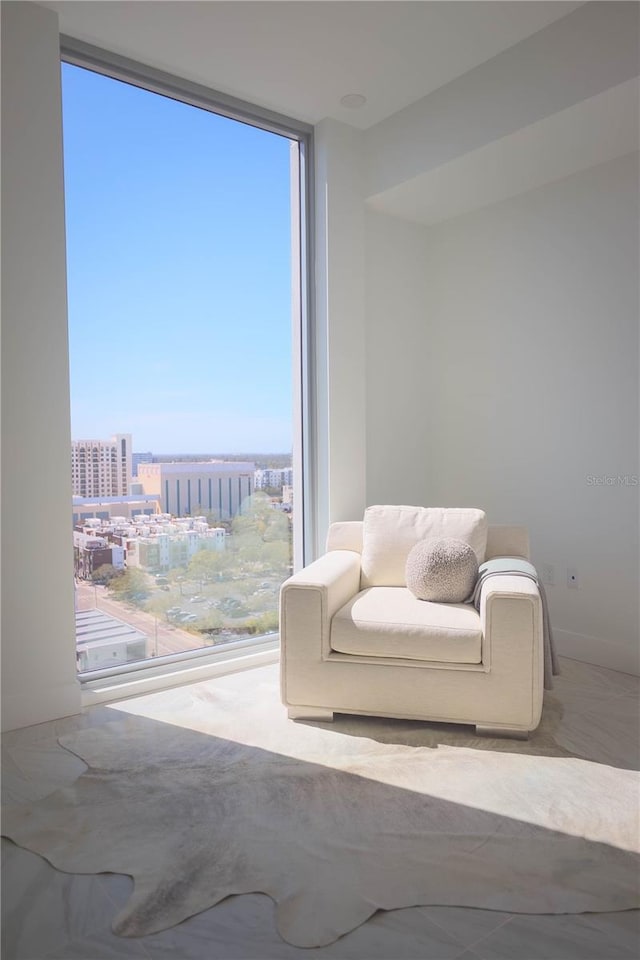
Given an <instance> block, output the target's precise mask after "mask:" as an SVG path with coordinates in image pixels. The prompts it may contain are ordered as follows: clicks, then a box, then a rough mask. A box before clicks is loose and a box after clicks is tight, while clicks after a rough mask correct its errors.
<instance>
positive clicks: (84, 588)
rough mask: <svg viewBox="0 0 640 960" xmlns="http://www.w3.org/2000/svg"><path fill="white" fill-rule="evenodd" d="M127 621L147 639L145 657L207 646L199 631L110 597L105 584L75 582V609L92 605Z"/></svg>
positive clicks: (83, 608)
mask: <svg viewBox="0 0 640 960" xmlns="http://www.w3.org/2000/svg"><path fill="white" fill-rule="evenodd" d="M96 606H97V607H98V609H99V610H102V611H104V613H107V614H109V616H111V617H116V618H117V619H118V620H123V621H124V622H125V623H129V624H131V626H132V627H135V628H136V630H140V632H141V633H144V634H146V635H147V637H148V638H149V640H148V644H147V650H148V653H149V656H157V657H164V656H167V655H168V654H171V653H184V652H185V651H187V650H199V649H200V648H201V647H203V646H208V644H206V643H205V642H204V638H203V637H202V636H201V635H200V634H195V633H188V632H187V631H186V630H181V629H180V628H179V627H177V626H174V625H173V624H170V623H167V622H166V621H164V620H161V619H160V618H158V617H155V616H154V615H153V614H152V613H146V612H145V611H144V610H138V609H137V608H135V607H133V606H130V605H129V604H126V603H121V602H120V601H119V600H114V599H113V598H112V597H110V596H109V594H108V593H107V589H106V587H102V586H97V585H94V584H93V583H89V582H88V581H84V580H77V581H76V609H77V610H92V609H93V608H94V607H96Z"/></svg>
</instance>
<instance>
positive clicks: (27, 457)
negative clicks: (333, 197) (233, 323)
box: [1, 3, 80, 729]
mask: <svg viewBox="0 0 640 960" xmlns="http://www.w3.org/2000/svg"><path fill="white" fill-rule="evenodd" d="M1 12H2V149H3V154H2V442H3V450H2V454H3V456H2V535H3V540H2V727H3V729H11V728H13V727H17V726H22V725H25V724H32V723H38V722H40V721H43V720H48V719H52V718H54V717H60V716H65V715H69V714H72V713H75V712H77V711H78V710H79V708H80V691H79V686H78V683H77V681H76V665H75V625H74V615H73V562H72V549H71V501H70V497H69V490H70V487H69V478H70V474H69V469H70V467H69V465H70V462H71V445H70V435H69V375H68V346H67V315H66V285H65V240H64V207H63V192H62V146H61V124H60V61H59V37H58V22H57V17H56V15H55V14H54V13H52V12H51V11H49V10H45V9H43V8H41V7H38V6H34V5H33V4H30V3H3V4H2V8H1ZM24 503H30V504H37V505H38V510H34V511H32V512H31V513H25V512H24V511H21V510H20V509H19V506H20V504H24Z"/></svg>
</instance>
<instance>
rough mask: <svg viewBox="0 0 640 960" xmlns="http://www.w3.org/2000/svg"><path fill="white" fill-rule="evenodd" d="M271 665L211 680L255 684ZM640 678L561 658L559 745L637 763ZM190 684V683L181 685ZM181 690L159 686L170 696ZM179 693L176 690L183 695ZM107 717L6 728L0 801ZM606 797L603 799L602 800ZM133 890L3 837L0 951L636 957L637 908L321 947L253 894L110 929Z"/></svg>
mask: <svg viewBox="0 0 640 960" xmlns="http://www.w3.org/2000/svg"><path fill="white" fill-rule="evenodd" d="M276 671H277V666H271V667H264V668H261V669H260V670H259V671H258V672H256V671H247V672H243V673H240V674H236V675H234V676H233V677H224V678H218V679H216V680H211V681H209V683H212V684H215V683H224V684H227V685H229V684H231V685H235V684H244V683H251V684H252V685H253V684H255V683H256V679H257V675H258V673H259V674H260V675H261V677H262V678H267V677H270V676H272V675H273V674H274V673H275V672H276ZM639 686H640V681H639V680H638V678H636V677H631V676H629V675H627V674H621V673H617V672H615V671H611V670H605V669H604V668H601V667H594V666H591V665H589V664H583V663H579V662H578V661H574V660H567V659H563V660H562V675H561V676H560V677H558V678H556V680H555V687H554V691H553V694H552V696H553V697H554V698H557V699H558V700H560V702H561V704H562V718H561V721H560V725H559V728H558V729H557V730H556V731H555V736H556V740H557V742H559V743H561V744H562V745H563V746H565V747H566V748H567V749H569V750H571V751H573V752H575V753H576V754H578V755H579V756H583V757H588V758H589V759H591V760H594V761H597V762H600V763H608V764H611V765H614V766H620V767H625V768H632V769H638V765H639V763H638V761H639V756H638V750H639V741H640V730H639V725H638V694H639V692H640V689H639ZM185 689H186V688H185ZM176 695H177V694H176V692H175V691H167V692H166V693H165V694H158V695H157V696H159V697H166V698H167V701H166V702H167V703H170V702H171V698H172V697H175V696H176ZM181 695H182V696H184V692H183V693H182V694H181ZM113 718H114V714H113V709H112V708H111V707H110V706H100V707H93V708H90V709H88V710H87V711H86V712H85V713H83V714H82V715H81V716H78V717H70V718H67V719H65V720H59V721H54V722H51V723H45V724H39V725H38V726H34V727H28V728H24V729H22V730H16V731H12V732H11V733H8V734H5V736H4V737H3V742H2V802H3V803H19V802H24V801H29V800H35V799H37V798H39V797H44V796H46V795H48V794H49V793H51V792H52V791H53V790H55V789H58V788H59V787H62V786H64V785H65V783H68V782H70V781H72V780H73V779H75V778H76V777H77V776H78V775H79V774H80V773H82V771H83V770H84V769H85V766H84V764H83V763H82V761H81V760H79V759H78V758H76V757H74V756H72V755H70V754H69V753H68V752H67V751H65V750H63V749H62V747H60V745H59V744H58V742H57V738H58V737H59V736H62V735H63V734H65V733H70V732H72V731H74V730H77V729H79V728H82V727H86V726H92V725H95V724H101V723H104V722H107V721H109V720H112V719H113ZM603 802H606V798H603ZM131 888H132V881H131V879H130V878H129V877H126V876H122V875H115V874H98V875H91V876H88V875H77V874H75V875H74V874H66V873H61V872H59V871H57V870H54V869H53V868H52V867H51V866H50V865H49V864H48V863H47V862H46V861H45V860H43V859H42V858H40V857H39V856H37V855H35V854H33V853H30V852H28V851H26V850H23V849H21V848H20V847H17V846H15V845H14V844H13V843H11V842H10V841H8V840H3V841H2V960H54V958H57V960H102V958H104V960H107V958H112V960H116V958H147V960H149V958H152V960H165V958H166V960H169V958H171V960H302V958H303V957H305V958H314V960H315V958H327V960H615V958H625V957H629V958H631V957H634V958H635V957H637V956H639V955H640V911H624V912H620V913H598V914H578V915H523V914H519V915H510V914H506V913H497V912H494V911H489V910H477V909H469V908H463V907H411V908H406V909H403V910H393V911H389V912H382V911H381V912H379V913H377V914H375V915H374V916H373V917H372V918H371V919H370V920H369V921H368V922H367V923H365V924H363V925H362V926H361V927H359V928H358V929H356V930H354V931H352V932H351V933H350V934H348V935H347V936H345V937H342V938H341V939H340V940H339V941H337V942H336V943H333V944H331V945H330V946H328V947H322V948H317V949H298V948H295V947H292V946H290V945H289V944H287V943H285V942H284V941H283V940H282V939H281V938H280V937H279V935H278V933H277V930H276V927H275V919H274V917H275V914H274V907H273V904H272V902H271V900H270V899H269V898H268V897H266V896H264V895H261V894H252V895H245V896H238V897H229V898H228V899H227V900H225V901H223V902H222V903H220V904H218V905H217V906H215V907H212V908H211V909H209V910H206V911H205V912H203V913H201V914H198V915H197V916H195V917H192V918H190V919H189V920H187V921H185V922H184V923H181V924H179V925H178V926H176V927H174V928H172V929H170V930H166V931H164V932H162V933H159V934H153V935H150V936H147V937H142V938H138V939H127V938H123V937H117V936H115V935H114V934H113V933H112V932H111V922H112V919H113V917H114V915H115V913H116V912H117V911H118V909H119V908H120V907H121V906H122V905H123V904H124V903H125V901H126V900H127V898H128V896H129V893H130V891H131Z"/></svg>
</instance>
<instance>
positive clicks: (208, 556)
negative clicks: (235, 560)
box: [187, 548, 227, 580]
mask: <svg viewBox="0 0 640 960" xmlns="http://www.w3.org/2000/svg"><path fill="white" fill-rule="evenodd" d="M226 566H227V563H226V562H225V555H224V552H222V551H218V550H207V549H206V548H205V549H204V550H199V551H198V552H197V553H195V554H194V555H193V556H192V557H191V560H190V561H189V566H188V567H187V576H188V577H189V578H190V579H192V580H207V579H210V580H213V579H214V578H215V577H217V576H218V574H219V573H223V572H224V570H225V567H226Z"/></svg>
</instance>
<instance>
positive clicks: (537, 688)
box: [480, 574, 544, 730]
mask: <svg viewBox="0 0 640 960" xmlns="http://www.w3.org/2000/svg"><path fill="white" fill-rule="evenodd" d="M480 621H481V625H482V635H483V638H484V641H483V642H484V649H483V655H482V660H483V663H484V664H485V665H486V666H487V667H489V669H490V671H491V673H492V674H496V675H499V676H502V677H504V678H505V679H507V680H508V681H509V683H510V685H511V687H512V690H513V689H514V688H521V689H522V692H523V703H525V702H530V703H531V705H532V706H531V710H532V712H531V716H530V717H528V718H527V720H526V723H527V725H528V727H529V729H532V730H533V729H535V727H536V726H537V725H538V723H539V721H540V714H541V711H542V692H543V669H544V649H543V642H542V641H543V619H542V601H541V599H540V592H539V590H538V585H537V584H536V583H535V581H534V580H532V579H530V578H529V577H524V576H516V575H510V574H504V575H497V576H492V577H488V578H487V580H486V581H485V583H484V584H483V586H482V593H481V595H480ZM525 693H526V697H525V696H524V694H525Z"/></svg>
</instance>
